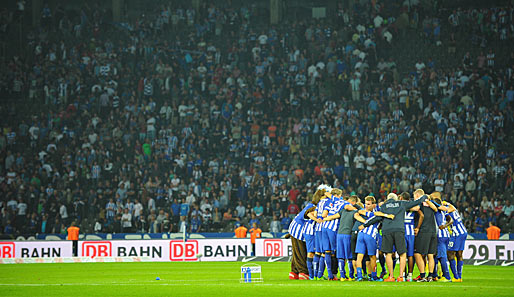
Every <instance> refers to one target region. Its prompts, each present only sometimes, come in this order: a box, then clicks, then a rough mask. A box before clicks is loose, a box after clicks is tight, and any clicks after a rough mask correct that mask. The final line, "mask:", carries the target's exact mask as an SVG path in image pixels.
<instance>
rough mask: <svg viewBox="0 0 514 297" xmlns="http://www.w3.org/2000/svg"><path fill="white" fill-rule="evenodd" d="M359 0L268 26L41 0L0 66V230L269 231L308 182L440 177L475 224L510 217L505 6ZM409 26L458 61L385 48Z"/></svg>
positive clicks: (167, 10) (13, 30)
mask: <svg viewBox="0 0 514 297" xmlns="http://www.w3.org/2000/svg"><path fill="white" fill-rule="evenodd" d="M371 3H375V4H376V2H375V1H358V2H357V3H356V4H355V7H352V8H350V9H347V8H345V7H340V9H339V10H338V12H337V15H336V17H335V18H333V19H327V20H314V19H313V20H291V21H288V22H284V23H281V24H279V25H267V24H265V23H263V22H262V21H260V20H259V17H257V9H256V7H252V6H250V7H244V6H243V7H240V8H239V9H234V8H232V7H230V6H229V5H214V4H209V3H207V2H206V1H203V2H202V4H201V7H200V9H199V10H198V11H196V10H194V9H192V8H191V7H182V6H166V5H163V6H160V7H159V8H157V9H154V10H152V11H148V12H147V13H145V14H144V15H141V16H140V17H138V18H137V20H136V21H135V22H126V23H114V22H112V20H111V19H110V16H109V14H108V13H107V11H106V10H104V9H102V8H101V7H100V6H99V5H92V4H91V5H89V4H87V3H86V4H84V7H83V8H82V10H81V11H80V13H78V14H77V15H73V16H72V15H69V13H66V12H65V10H64V9H63V8H62V7H57V8H50V7H48V6H45V8H44V9H43V11H42V15H41V26H37V27H31V28H30V30H28V33H27V34H26V39H25V41H24V42H25V44H24V46H23V47H22V52H24V53H23V54H19V55H13V56H9V57H5V58H4V59H3V60H2V61H1V64H0V67H1V69H2V70H1V72H0V75H1V76H2V79H1V80H0V94H1V96H2V98H5V99H4V104H2V105H1V110H0V114H1V118H2V119H1V121H2V128H3V129H2V131H1V136H0V155H1V156H2V157H1V159H2V162H1V165H0V170H1V171H0V172H1V177H0V179H1V180H0V182H1V183H0V209H1V222H0V226H1V228H0V233H3V236H13V235H19V234H45V233H65V230H66V227H67V226H69V224H70V223H71V221H72V220H76V221H77V222H78V223H79V225H81V226H82V227H83V231H84V232H151V233H156V232H179V231H183V230H184V229H186V230H187V231H188V232H203V231H214V232H216V231H228V232H231V231H233V229H234V225H236V224H245V225H246V224H247V225H250V226H251V225H252V223H254V222H256V223H258V225H259V226H261V228H262V229H263V230H264V231H269V232H282V231H285V230H287V228H288V226H289V224H290V222H291V219H292V218H294V216H295V215H296V214H297V213H298V212H299V211H300V209H301V208H303V206H304V204H305V203H306V202H308V201H310V200H311V197H312V195H313V193H314V190H315V189H316V186H317V185H318V184H320V183H326V184H330V185H333V187H334V188H341V189H343V190H344V192H345V194H347V195H350V194H356V195H358V196H359V197H365V196H367V195H368V194H370V193H371V195H373V196H375V197H376V198H377V200H378V201H383V200H385V197H386V196H387V194H388V193H391V192H393V193H398V194H399V193H401V192H410V193H412V192H413V190H414V189H417V188H424V189H425V190H426V191H427V192H432V191H438V192H441V193H443V195H444V197H445V199H446V200H448V201H451V203H452V204H453V205H455V207H456V208H457V209H458V211H459V212H460V213H461V214H462V217H463V220H464V224H465V226H466V228H467V229H468V231H469V232H484V229H485V228H486V227H487V226H488V223H489V221H493V222H494V223H495V224H497V225H499V226H500V228H501V229H502V232H511V231H512V224H513V222H512V211H513V209H514V206H513V205H512V203H511V201H512V193H513V188H514V184H513V182H512V181H513V177H514V172H513V169H512V162H511V158H510V157H511V152H512V147H513V146H512V141H513V139H512V133H511V131H509V127H512V126H513V125H514V117H513V115H512V114H513V112H512V102H513V101H514V86H513V84H512V77H513V70H514V68H513V67H514V54H512V53H511V54H510V57H509V56H505V54H504V52H502V53H503V54H496V53H497V49H505V48H507V49H508V48H509V46H510V45H512V40H513V37H514V35H513V34H514V31H513V8H512V7H505V8H489V9H479V10H477V9H473V10H455V11H453V12H447V13H446V12H445V10H444V9H443V8H442V7H440V8H431V9H428V8H424V7H422V6H421V5H416V2H415V1H410V2H409V3H414V5H412V6H410V5H406V6H403V7H397V6H395V5H396V4H394V3H392V2H384V3H380V4H376V5H375V6H372V5H371ZM21 13H23V11H21ZM19 14H20V11H8V10H7V11H3V12H2V15H1V18H0V20H1V25H2V26H1V28H2V39H3V41H4V42H6V41H7V40H9V38H11V37H12V35H13V34H18V33H17V32H18V31H17V28H18V27H17V26H18V25H17V24H18V23H17V22H19V20H20V18H19ZM441 15H448V18H447V19H445V18H442V19H441V18H440V16H441ZM411 39H415V40H423V41H424V42H426V45H425V46H427V47H431V48H438V49H442V48H444V54H443V56H444V57H451V58H452V59H453V60H454V61H453V64H452V65H451V66H446V65H443V64H442V63H441V64H440V62H439V61H440V60H439V59H438V57H436V56H429V57H421V54H420V55H419V56H417V57H415V59H414V60H412V61H410V60H406V59H403V58H402V57H401V56H398V54H397V52H398V51H399V50H400V47H403V46H405V45H409V43H410V42H412V41H410V40H411ZM462 44H465V45H469V47H470V48H472V49H475V50H477V51H478V52H477V53H475V52H474V51H471V50H469V51H468V49H469V47H466V49H465V50H463V49H462V48H461V45H462ZM470 52H473V54H472V53H470ZM441 59H443V58H441ZM455 61H459V62H455Z"/></svg>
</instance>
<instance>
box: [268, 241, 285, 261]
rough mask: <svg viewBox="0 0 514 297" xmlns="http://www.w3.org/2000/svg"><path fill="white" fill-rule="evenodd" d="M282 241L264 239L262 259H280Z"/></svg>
mask: <svg viewBox="0 0 514 297" xmlns="http://www.w3.org/2000/svg"><path fill="white" fill-rule="evenodd" d="M282 244H283V243H282V240H281V239H265V240H264V257H282V256H284V255H283V254H282Z"/></svg>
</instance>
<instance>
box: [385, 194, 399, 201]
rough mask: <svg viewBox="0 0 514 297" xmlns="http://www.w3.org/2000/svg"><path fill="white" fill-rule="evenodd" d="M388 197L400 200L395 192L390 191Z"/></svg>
mask: <svg viewBox="0 0 514 297" xmlns="http://www.w3.org/2000/svg"><path fill="white" fill-rule="evenodd" d="M387 199H388V200H389V199H393V200H398V195H396V194H395V193H389V195H387Z"/></svg>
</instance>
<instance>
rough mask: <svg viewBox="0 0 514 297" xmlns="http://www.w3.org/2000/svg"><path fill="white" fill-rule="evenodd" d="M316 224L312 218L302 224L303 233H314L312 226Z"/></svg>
mask: <svg viewBox="0 0 514 297" xmlns="http://www.w3.org/2000/svg"><path fill="white" fill-rule="evenodd" d="M315 226H316V222H315V221H313V220H308V221H307V222H305V224H303V231H302V232H303V234H304V235H314V228H315Z"/></svg>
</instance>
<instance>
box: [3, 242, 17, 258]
mask: <svg viewBox="0 0 514 297" xmlns="http://www.w3.org/2000/svg"><path fill="white" fill-rule="evenodd" d="M0 258H14V242H0Z"/></svg>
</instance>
